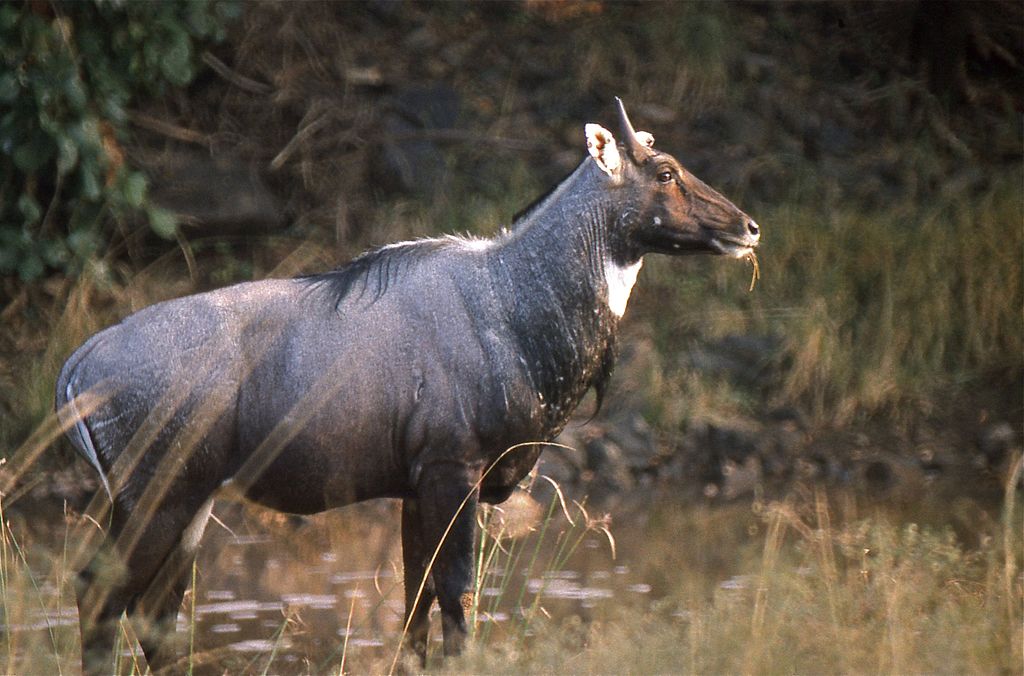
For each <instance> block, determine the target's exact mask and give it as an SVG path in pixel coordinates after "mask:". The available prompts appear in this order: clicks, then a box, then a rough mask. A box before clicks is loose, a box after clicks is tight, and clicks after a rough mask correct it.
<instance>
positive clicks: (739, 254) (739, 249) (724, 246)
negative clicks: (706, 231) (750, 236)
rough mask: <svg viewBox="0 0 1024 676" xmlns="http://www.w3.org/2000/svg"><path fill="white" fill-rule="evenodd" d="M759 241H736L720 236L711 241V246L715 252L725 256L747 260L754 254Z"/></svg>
mask: <svg viewBox="0 0 1024 676" xmlns="http://www.w3.org/2000/svg"><path fill="white" fill-rule="evenodd" d="M757 244H758V241H757V240H756V239H755V240H753V241H752V242H751V241H749V240H736V239H732V238H729V237H722V236H718V237H715V238H714V239H712V240H711V246H712V247H713V248H714V249H715V251H716V252H717V253H719V254H722V255H724V256H731V257H732V258H747V257H749V256H752V255H753V254H754V247H756V246H757Z"/></svg>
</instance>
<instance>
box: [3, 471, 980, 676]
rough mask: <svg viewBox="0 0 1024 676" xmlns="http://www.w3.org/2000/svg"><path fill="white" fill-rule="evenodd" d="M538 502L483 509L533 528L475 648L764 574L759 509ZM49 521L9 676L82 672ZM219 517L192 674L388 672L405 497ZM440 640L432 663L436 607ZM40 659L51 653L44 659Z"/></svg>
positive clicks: (833, 499)
mask: <svg viewBox="0 0 1024 676" xmlns="http://www.w3.org/2000/svg"><path fill="white" fill-rule="evenodd" d="M534 495H535V496H536V499H534V498H530V497H525V496H524V494H519V495H517V497H516V499H513V500H512V501H510V503H506V505H504V506H503V511H502V512H491V513H489V514H488V513H484V512H482V513H480V514H479V521H480V523H481V525H482V526H484V529H483V530H486V531H488V532H491V533H495V532H498V531H499V530H501V529H502V528H504V532H505V533H506V534H507V533H509V532H512V531H519V532H520V533H526V534H525V535H524V536H523V537H519V538H509V537H503V538H502V546H501V548H500V549H496V548H495V547H494V540H493V539H490V538H486V537H484V538H481V541H480V543H481V552H482V553H481V554H480V557H481V558H480V561H482V562H483V564H482V568H483V569H484V570H486V571H487V573H486V575H484V576H483V578H482V579H481V581H480V582H479V584H478V587H477V589H476V594H475V604H474V603H471V600H470V599H469V597H467V600H466V601H467V603H468V604H469V608H470V611H469V613H468V618H469V620H470V621H471V622H472V623H473V624H474V625H475V626H476V636H477V637H478V638H479V639H481V640H484V641H487V642H492V641H509V640H511V641H523V642H526V641H530V640H531V633H532V631H533V630H534V627H536V626H537V623H536V622H533V619H534V618H541V617H543V618H552V619H554V620H555V622H556V624H555V625H554V626H558V624H557V623H559V622H561V621H563V620H568V618H578V620H574V621H579V622H582V623H589V622H602V621H605V620H614V618H615V617H616V616H617V614H618V613H621V612H623V609H626V610H627V612H634V611H636V612H640V613H649V612H651V611H652V610H656V611H657V612H660V613H663V614H665V616H666V617H668V618H670V619H669V621H675V620H676V619H678V621H680V622H685V621H686V614H687V610H686V608H687V607H690V606H691V605H692V604H694V603H700V602H702V600H707V599H710V598H712V597H714V596H715V595H721V594H737V595H741V594H745V593H749V587H750V584H751V580H753V579H755V578H754V576H753V574H754V573H756V571H757V569H758V562H759V558H760V556H761V551H762V547H763V542H764V536H765V522H764V520H763V519H762V518H761V517H759V515H758V508H757V501H755V502H754V503H751V502H744V501H736V502H733V503H729V504H715V505H712V504H711V503H707V504H693V503H692V502H691V503H688V504H683V503H680V502H672V501H671V500H668V499H666V498H665V497H664V496H657V497H655V496H651V495H647V496H636V497H634V498H633V499H630V500H627V501H620V502H618V503H617V504H615V505H606V507H607V508H608V509H609V510H610V511H611V516H607V515H606V512H605V510H604V509H598V508H596V507H594V506H586V505H584V506H583V507H581V506H579V505H578V504H576V503H574V502H573V501H572V499H571V496H563V497H564V499H563V500H560V499H559V497H558V494H556V493H555V492H554V491H553V490H552V489H551V487H550V486H549V485H548V484H546V483H544V482H538V486H537V488H536V490H535V491H534ZM829 498H830V505H831V510H832V512H833V519H834V521H833V523H835V524H838V523H840V522H847V523H848V522H852V521H855V520H857V519H858V518H864V517H866V516H877V515H879V510H880V509H883V508H881V507H879V506H878V505H873V504H872V503H871V501H868V500H865V499H863V498H858V497H856V496H854V495H852V494H847V495H841V494H838V493H834V494H831V495H830V496H829ZM968 502H969V503H970V504H968V503H967V502H964V501H963V500H961V501H960V502H953V503H946V504H945V506H943V504H942V503H941V501H940V502H937V503H932V504H930V505H927V504H918V505H917V507H916V508H915V509H914V511H908V509H907V507H906V506H905V505H904V506H888V507H885V508H884V510H886V513H887V518H892V519H893V520H897V521H898V520H903V519H911V518H913V519H916V520H919V519H921V518H922V517H923V520H925V521H928V520H931V521H933V522H934V523H947V524H952V527H953V528H954V529H956V530H962V531H963V532H964V533H965V534H967V535H970V533H968V531H970V530H971V529H975V530H976V532H982V531H984V530H985V529H986V527H987V526H986V523H987V524H988V525H989V526H992V527H994V526H995V524H996V521H997V517H995V516H994V513H993V512H992V510H991V509H990V508H989V507H987V506H986V505H984V504H983V503H982V502H978V501H973V500H969V501H968ZM52 511H53V513H49V514H46V513H44V511H36V512H30V511H26V510H15V511H13V512H12V513H13V514H14V518H13V520H12V522H11V532H13V533H14V534H15V535H16V536H18V537H19V538H20V539H21V541H22V542H23V543H25V547H24V549H25V551H26V552H27V557H28V560H29V563H30V566H31V568H32V570H33V572H34V576H35V580H34V581H33V582H32V589H30V590H29V591H28V592H26V593H24V596H23V598H20V599H15V598H14V597H13V596H12V595H11V594H10V593H8V594H7V595H6V596H5V598H6V599H7V600H8V603H11V604H14V603H18V604H19V605H18V608H17V610H16V612H13V613H11V614H9V615H8V616H7V621H8V622H9V624H8V625H7V626H9V627H10V628H11V629H12V631H10V632H5V634H4V637H5V639H6V640H8V641H9V643H10V645H12V646H13V650H11V651H10V653H9V654H15V655H16V656H17V657H16V661H15V663H13V664H8V665H7V668H9V669H10V668H13V670H14V671H16V672H20V673H29V672H35V671H37V670H38V669H40V668H42V669H46V670H47V671H53V672H56V671H58V670H60V671H76V670H77V666H76V662H77V659H78V636H77V611H76V609H75V608H74V603H73V599H72V596H71V587H70V584H69V583H68V582H67V581H66V580H67V578H66V579H65V583H64V584H63V585H61V584H59V583H58V579H59V575H58V574H57V571H60V570H65V571H66V570H70V569H71V566H70V564H68V563H67V562H66V560H65V558H66V557H65V555H64V553H63V552H65V551H70V550H71V549H73V546H74V544H75V542H76V538H77V536H76V535H75V533H74V531H73V530H67V529H66V528H65V523H69V524H70V523H73V522H74V518H73V517H72V518H69V519H68V520H65V519H62V518H61V515H60V513H59V511H58V510H52ZM214 514H215V516H216V517H217V519H216V520H215V521H211V522H210V524H209V526H208V529H207V532H206V534H205V536H204V538H203V541H202V548H201V553H200V556H199V560H198V566H197V567H196V572H195V587H194V603H193V596H191V594H190V595H189V596H187V597H186V600H185V603H184V604H183V607H182V612H181V614H180V615H179V620H178V636H179V638H180V640H181V646H182V651H183V652H184V654H187V655H190V656H191V658H190V659H191V666H192V667H193V668H194V670H195V673H210V674H215V673H225V672H227V673H264V672H267V671H269V672H271V673H323V672H336V671H337V670H338V669H339V667H340V666H341V663H342V660H343V659H344V660H345V669H346V670H354V671H355V672H376V673H379V672H387V671H388V670H389V669H390V666H391V663H392V660H393V659H394V656H395V651H396V648H397V646H398V645H399V642H400V636H401V634H402V612H403V605H404V604H403V587H402V582H401V548H400V537H399V504H398V502H397V501H377V502H372V503H367V504H362V505H354V506H351V507H348V508H345V509H341V510H335V511H333V512H330V513H326V514H321V515H317V516H314V517H306V518H298V517H289V516H285V515H281V514H278V513H275V512H270V511H267V510H264V509H262V508H259V507H255V506H252V505H248V504H242V503H235V502H230V501H226V500H222V501H220V502H218V503H217V505H216V507H215V510H214ZM569 519H571V520H572V521H571V522H570V520H569ZM545 524H546V525H545ZM958 524H959V525H958ZM66 538H67V539H66ZM962 539H963V538H962ZM66 542H67V543H68V545H67V549H65V543H66ZM8 553H15V552H14V550H10V548H8ZM7 565H8V566H9V565H10V561H8V562H7ZM5 583H6V581H5ZM6 610H7V609H5V611H6ZM544 626H547V627H550V626H553V625H551V624H550V623H548V624H545V625H544ZM431 638H432V639H433V647H432V648H431V650H432V651H433V652H434V654H435V655H437V654H439V653H440V621H439V617H438V616H437V613H436V609H435V613H434V616H433V626H432V633H431ZM19 646H24V647H23V648H19ZM189 646H191V648H190V647H189ZM46 652H49V653H50V656H49V657H40V653H46ZM126 654H127V649H126ZM53 655H58V656H59V657H57V658H54V657H53ZM186 659H188V658H186ZM178 666H179V667H181V668H182V669H184V668H186V666H187V665H186V664H185V663H184V662H182V663H181V664H179V665H178ZM51 667H52V668H51Z"/></svg>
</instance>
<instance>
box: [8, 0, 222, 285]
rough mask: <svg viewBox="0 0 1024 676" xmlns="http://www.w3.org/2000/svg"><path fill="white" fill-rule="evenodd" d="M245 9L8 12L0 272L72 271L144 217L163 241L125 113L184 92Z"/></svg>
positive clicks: (192, 6) (122, 6)
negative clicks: (174, 90) (128, 146)
mask: <svg viewBox="0 0 1024 676" xmlns="http://www.w3.org/2000/svg"><path fill="white" fill-rule="evenodd" d="M237 10H238V7H237V5H234V4H230V3H219V2H210V1H207V0H203V1H197V2H126V3H115V2H102V1H101V0H94V1H92V2H51V3H30V2H26V3H21V4H19V3H7V4H4V5H3V6H0V155H2V157H3V162H2V163H0V274H11V273H17V274H18V275H19V276H20V277H21V278H22V279H23V280H30V279H33V278H36V277H39V276H40V275H42V274H43V273H44V272H45V271H46V270H47V269H58V270H74V269H75V268H76V266H78V265H79V264H80V263H81V262H82V261H84V260H85V259H87V258H88V257H89V256H90V255H92V254H93V253H95V252H96V251H97V250H98V249H99V248H100V246H101V245H102V244H103V243H104V241H105V240H106V239H108V237H109V235H110V232H111V225H112V224H114V223H118V222H121V223H123V222H125V221H126V220H127V219H129V218H132V217H135V216H140V215H144V216H145V218H146V220H147V221H148V223H149V225H150V227H151V228H152V229H153V230H154V231H155V232H156V233H157V234H159V235H160V236H162V237H170V236H173V234H174V230H175V227H176V222H175V219H174V216H173V214H171V213H169V212H167V211H166V210H163V209H160V208H158V207H156V206H155V205H153V204H151V203H150V201H149V199H148V191H147V187H148V186H147V181H146V177H145V176H144V175H143V174H142V173H141V172H139V171H137V170H134V169H132V168H131V166H129V165H128V164H127V163H125V161H124V158H123V153H122V151H121V149H120V144H121V141H122V140H123V139H124V137H125V135H126V129H127V120H128V113H127V107H128V106H129V105H130V104H131V103H132V102H133V101H134V100H136V99H138V98H139V97H142V96H159V95H160V94H162V93H164V92H165V91H166V90H167V89H168V88H169V87H181V86H184V85H187V84H188V83H189V82H191V80H192V79H193V78H194V77H195V74H196V72H197V67H198V63H199V60H198V54H197V52H198V49H197V45H198V43H199V42H200V41H206V40H213V41H216V40H219V39H222V38H223V35H224V33H223V31H224V24H225V22H226V21H227V20H228V19H230V18H231V17H232V16H233V15H234V14H236V13H237Z"/></svg>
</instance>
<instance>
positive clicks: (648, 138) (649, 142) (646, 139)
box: [636, 131, 654, 148]
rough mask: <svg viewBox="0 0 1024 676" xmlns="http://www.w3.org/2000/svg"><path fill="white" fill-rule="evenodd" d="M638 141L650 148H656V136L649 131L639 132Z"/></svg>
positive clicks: (637, 134)
mask: <svg viewBox="0 0 1024 676" xmlns="http://www.w3.org/2000/svg"><path fill="white" fill-rule="evenodd" d="M636 139H637V140H638V141H640V143H643V144H644V145H645V146H647V147H648V148H653V147H654V136H653V135H652V134H651V133H650V132H648V131H638V132H637V133H636Z"/></svg>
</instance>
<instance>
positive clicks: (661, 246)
mask: <svg viewBox="0 0 1024 676" xmlns="http://www.w3.org/2000/svg"><path fill="white" fill-rule="evenodd" d="M618 105H619V107H618V117H619V120H618V127H619V138H618V140H617V139H616V138H615V137H614V136H613V135H612V133H611V132H610V131H608V130H607V129H604V128H603V127H601V126H599V125H597V124H588V125H586V127H585V135H586V145H587V151H588V155H587V157H586V158H585V159H584V160H583V162H582V163H581V164H580V165H579V167H578V168H577V169H576V170H575V171H573V173H572V174H571V175H569V177H568V178H566V179H565V180H563V181H562V182H561V183H560V184H559V185H557V186H556V187H555V188H554V189H553V190H551V191H550V192H549V193H548V194H547V195H545V196H544V197H542V198H541V199H539V200H537V201H536V202H535V203H534V204H533V205H532V206H530V207H529V208H527V209H526V210H525V211H524V213H522V215H520V216H519V217H518V218H516V219H515V220H514V222H513V223H512V225H511V227H510V228H508V229H507V230H503V231H502V232H501V233H500V234H498V235H496V236H495V237H493V238H490V239H476V238H467V237H451V236H449V237H441V238H436V239H422V240H416V241H411V242H401V243H398V244H391V245H388V246H385V247H383V248H380V249H376V250H374V251H370V252H369V253H366V254H364V255H362V256H360V257H358V258H356V259H355V260H353V261H352V262H350V263H349V264H348V265H346V266H344V267H342V268H340V269H338V270H335V271H333V272H327V273H323V274H317V275H311V276H305V277H298V278H294V279H268V280H263V281H256V282H248V283H243V284H237V285H235V286H230V287H227V288H223V289H219V290H217V291H211V292H208V293H201V294H196V295H192V296H186V297H184V298H178V299H175V300H169V301H165V302H162V303H157V304H156V305H153V306H150V307H148V308H146V309H143V310H141V311H139V312H136V313H135V314H133V315H130V316H129V317H126V318H125V319H124V320H122V321H121V322H120V323H119V324H116V325H114V326H111V327H109V328H107V329H104V330H103V331H100V332H99V333H97V334H96V335H94V336H93V337H92V338H90V339H89V340H88V341H86V342H85V344H84V345H82V346H81V347H80V348H78V350H76V351H75V353H74V354H72V355H71V357H70V358H69V359H68V360H67V363H66V364H65V365H64V368H63V369H62V371H61V373H60V377H59V379H58V381H57V393H56V405H57V409H58V411H59V413H60V416H61V419H62V421H63V424H64V425H65V426H66V428H67V430H68V432H67V433H68V436H69V438H70V439H71V442H72V444H73V445H74V446H75V448H76V449H77V450H78V451H79V452H80V453H81V455H83V456H84V457H85V458H86V459H87V460H88V461H89V463H91V464H92V466H93V467H94V468H95V469H96V471H97V472H98V473H99V476H100V480H101V483H102V486H103V488H104V490H105V491H106V493H107V494H108V495H109V496H111V502H112V505H111V512H110V515H109V518H108V521H107V522H106V524H105V525H108V526H109V528H108V532H107V535H106V539H105V542H104V544H103V546H101V547H100V548H99V549H98V551H97V553H96V555H95V557H94V558H93V559H92V561H91V562H90V564H89V565H87V566H86V567H85V568H84V569H83V570H82V571H81V573H80V574H79V577H78V604H79V611H80V617H81V630H82V641H83V663H84V665H85V667H86V669H87V671H104V670H109V669H110V668H111V667H112V665H113V662H112V661H111V660H112V659H115V658H114V657H112V654H111V650H112V647H113V645H114V643H115V639H116V637H117V623H118V622H119V619H120V617H121V614H122V612H124V611H127V612H128V614H129V616H130V617H131V619H132V620H133V621H135V622H136V626H137V634H138V636H139V637H140V641H141V644H142V648H143V651H144V652H145V655H146V659H147V660H148V662H149V664H150V666H151V667H152V668H154V669H155V668H158V667H159V666H161V665H166V664H168V663H169V662H170V661H171V660H173V658H174V654H173V653H174V649H173V645H172V644H171V643H170V642H169V640H168V639H169V638H170V637H171V636H173V633H174V625H175V618H176V616H177V613H178V608H179V606H180V605H181V600H182V595H183V593H184V590H185V587H186V584H187V581H188V577H189V576H188V574H187V573H188V570H189V568H190V566H191V564H192V561H193V559H194V557H195V553H196V548H197V545H198V543H199V540H200V538H201V536H202V533H203V529H204V527H205V525H206V521H207V519H208V518H209V516H210V511H211V507H212V503H213V498H214V494H215V493H216V492H217V491H218V490H219V489H221V487H223V486H225V485H228V484H230V485H233V486H234V488H235V490H236V491H238V492H241V493H242V494H244V495H245V496H247V497H248V498H249V499H251V500H253V501H255V502H257V503H259V504H261V505H265V506H267V507H272V508H274V509H278V510H282V511H285V512H292V513H298V514H311V513H315V512H320V511H323V510H327V509H331V508H333V507H339V506H341V505H345V504H349V503H352V502H357V501H360V500H369V499H372V498H383V497H390V498H399V499H401V500H402V548H403V562H404V567H405V598H406V620H407V623H408V624H407V626H408V634H407V641H408V643H409V645H410V646H411V648H412V649H413V650H414V651H415V652H416V653H418V654H419V656H420V657H421V658H425V653H426V647H427V631H428V624H429V620H428V611H429V609H430V606H431V604H432V603H433V601H434V599H435V598H436V599H437V601H438V603H439V605H440V608H441V620H442V628H443V638H444V644H443V645H444V653H445V654H457V653H458V652H459V651H460V649H461V647H462V644H463V642H464V639H465V636H466V620H465V617H464V614H463V609H462V605H461V603H460V600H461V599H460V597H461V595H462V593H463V592H464V590H466V588H467V585H468V584H469V582H470V580H471V575H472V567H473V560H472V551H473V530H474V511H475V507H476V504H477V502H478V501H483V502H487V503H499V502H502V501H503V500H505V499H506V498H507V497H508V496H509V495H510V493H511V492H512V490H513V488H514V487H515V486H516V484H517V483H518V482H519V481H520V480H522V479H523V477H524V476H525V475H526V474H527V473H528V472H529V471H530V469H531V468H532V467H533V465H534V463H535V462H536V460H537V457H538V455H539V453H540V451H541V445H538V444H532V445H531V444H525V443H524V442H543V441H547V440H551V439H552V438H554V437H555V435H557V434H558V433H559V431H560V430H561V429H562V428H563V426H564V425H565V424H566V421H567V420H568V418H569V416H570V414H571V413H572V412H573V409H575V408H576V406H577V405H578V404H579V403H580V400H581V398H582V397H583V396H584V394H585V393H586V392H587V391H588V389H590V388H595V390H596V391H597V393H598V396H599V397H600V396H601V395H602V394H603V392H604V389H605V386H606V382H607V379H608V376H609V374H610V372H611V370H612V365H613V361H614V357H615V335H616V332H617V329H618V325H619V321H620V320H621V318H622V315H623V313H624V312H625V310H626V302H627V300H628V299H629V295H630V291H631V289H632V288H633V284H634V282H635V281H636V277H637V273H638V272H639V271H640V266H641V264H642V263H643V257H644V255H646V254H648V253H663V254H669V255H678V254H696V253H710V254H724V255H726V256H730V257H734V258H750V259H751V260H752V261H753V262H755V263H756V259H754V257H753V251H754V248H755V247H756V246H757V244H758V240H759V237H760V232H759V229H758V226H757V224H756V223H755V222H754V221H753V220H752V219H751V218H750V217H749V216H747V215H746V214H745V213H743V212H742V211H740V210H739V209H738V208H736V207H735V206H734V205H733V204H732V203H731V202H729V200H727V199H726V198H724V197H723V196H722V195H720V194H719V193H717V192H716V191H715V190H713V189H712V188H710V187H708V186H707V185H705V184H704V183H702V182H701V181H700V180H698V179H697V178H696V177H694V176H693V175H692V174H690V173H689V172H688V171H687V170H686V169H684V168H683V166H682V165H681V164H680V163H679V161H678V160H676V159H675V158H674V157H672V156H671V155H668V154H666V153H663V152H660V151H658V150H655V148H654V138H653V137H652V136H651V135H650V134H648V133H646V132H637V131H634V129H633V127H632V125H631V124H630V121H629V118H628V117H627V115H626V112H625V109H624V108H623V106H622V103H621V101H620V102H619V104H618ZM513 447H514V449H513V450H512V451H510V452H508V453H505V452H506V450H507V449H510V448H513ZM503 453H504V455H503ZM492 465H493V467H492ZM467 498H468V499H467ZM460 507H461V509H460ZM446 531H447V535H446V536H445V537H444V538H442V535H443V534H445V533H446ZM439 544H440V545H441V547H440V549H439V550H438V552H437V555H436V557H435V556H434V555H435V549H436V548H437V546H438V545H439ZM432 559H433V564H432V566H429V569H428V564H429V562H430V561H431V560H432ZM424 580H425V581H426V582H425V584H424V585H423V590H422V594H420V595H419V596H418V598H417V592H418V591H419V590H420V587H421V582H422V581H424Z"/></svg>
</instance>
